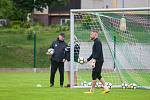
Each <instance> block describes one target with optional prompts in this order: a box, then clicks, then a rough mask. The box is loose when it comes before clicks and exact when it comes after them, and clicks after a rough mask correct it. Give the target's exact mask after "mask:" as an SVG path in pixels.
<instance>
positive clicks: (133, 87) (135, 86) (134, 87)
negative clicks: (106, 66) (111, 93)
mask: <svg viewBox="0 0 150 100" xmlns="http://www.w3.org/2000/svg"><path fill="white" fill-rule="evenodd" d="M121 87H122V89H136V88H137V85H136V84H135V83H131V84H127V83H122V84H121Z"/></svg>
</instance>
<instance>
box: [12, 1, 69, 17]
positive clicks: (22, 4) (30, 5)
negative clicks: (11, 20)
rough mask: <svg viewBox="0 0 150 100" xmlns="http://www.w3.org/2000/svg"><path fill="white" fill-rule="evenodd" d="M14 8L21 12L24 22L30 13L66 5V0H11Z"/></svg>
mask: <svg viewBox="0 0 150 100" xmlns="http://www.w3.org/2000/svg"><path fill="white" fill-rule="evenodd" d="M12 1H13V4H14V6H15V7H16V9H18V11H20V12H22V14H21V16H22V18H23V20H26V17H27V14H28V13H32V11H33V10H34V8H35V9H37V10H38V11H41V12H42V11H43V9H44V8H46V7H47V6H48V7H54V6H58V5H59V6H63V5H65V4H67V3H68V0H12Z"/></svg>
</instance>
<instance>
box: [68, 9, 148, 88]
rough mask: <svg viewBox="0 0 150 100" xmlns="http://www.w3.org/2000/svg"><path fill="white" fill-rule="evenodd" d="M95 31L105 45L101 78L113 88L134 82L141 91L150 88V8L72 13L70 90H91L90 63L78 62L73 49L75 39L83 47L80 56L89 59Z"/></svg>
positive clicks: (81, 10)
mask: <svg viewBox="0 0 150 100" xmlns="http://www.w3.org/2000/svg"><path fill="white" fill-rule="evenodd" d="M92 30H97V31H98V32H99V38H100V40H101V42H102V46H103V54H104V64H103V68H102V76H103V77H104V78H105V80H106V82H107V83H112V84H113V85H112V87H121V84H122V83H128V84H131V83H135V84H137V87H138V88H146V89H150V62H149V61H150V8H149V7H143V8H116V9H72V10H71V11H70V41H71V42H70V43H71V67H70V69H71V71H70V73H71V74H70V75H71V77H70V83H71V88H85V87H90V81H91V70H92V68H91V67H90V62H88V63H86V64H79V63H77V62H75V61H74V54H75V52H76V50H75V48H74V46H75V38H76V39H77V40H78V42H79V44H80V52H79V57H83V58H85V59H87V58H88V57H89V56H90V54H91V53H92V52H91V51H92V45H93V42H92V41H91V40H90V36H89V35H90V32H91V31H92ZM114 37H115V39H114ZM114 65H115V67H114ZM74 67H77V68H78V70H77V72H78V80H77V84H78V86H74V84H75V79H74V72H75V70H74V69H75V68H74ZM97 86H99V83H97Z"/></svg>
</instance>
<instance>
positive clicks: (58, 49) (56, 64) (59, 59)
mask: <svg viewBox="0 0 150 100" xmlns="http://www.w3.org/2000/svg"><path fill="white" fill-rule="evenodd" d="M64 38H65V35H64V33H60V35H59V36H58V38H57V40H56V41H53V43H52V44H51V46H50V48H53V49H54V53H53V55H52V57H51V73H50V87H53V86H54V79H55V73H56V71H57V68H58V69H59V73H60V86H61V87H63V83H64V62H65V48H66V46H67V45H66V43H65V41H64Z"/></svg>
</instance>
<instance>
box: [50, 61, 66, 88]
mask: <svg viewBox="0 0 150 100" xmlns="http://www.w3.org/2000/svg"><path fill="white" fill-rule="evenodd" d="M57 69H59V73H60V85H63V83H64V62H56V61H53V60H52V61H51V73H50V84H52V85H54V79H55V73H56V71H57Z"/></svg>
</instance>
